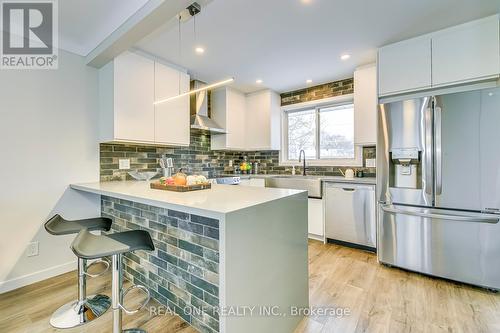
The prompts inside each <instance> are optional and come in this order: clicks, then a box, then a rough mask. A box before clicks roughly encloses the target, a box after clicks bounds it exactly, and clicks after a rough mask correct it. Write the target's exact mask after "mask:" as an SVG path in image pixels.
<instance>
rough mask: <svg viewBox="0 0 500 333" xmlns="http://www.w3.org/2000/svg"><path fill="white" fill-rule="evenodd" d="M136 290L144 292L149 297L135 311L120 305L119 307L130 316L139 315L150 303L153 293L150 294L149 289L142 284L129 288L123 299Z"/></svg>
mask: <svg viewBox="0 0 500 333" xmlns="http://www.w3.org/2000/svg"><path fill="white" fill-rule="evenodd" d="M134 289H140V290H142V291H143V292H144V293H145V294H146V295H147V298H146V300H145V301H144V302H143V303H142V304H141V305H140V306H139V307H137V308H136V309H134V310H130V309H127V308H126V307H125V306H123V304H120V303H118V306H119V307H120V308H121V309H122V310H123V311H125V313H126V314H128V315H131V314H134V313H137V312H139V311H140V310H142V309H143V308H144V307H145V306H146V305H147V304H148V303H149V300H150V299H151V293H150V292H149V290H148V288H146V287H145V286H143V285H140V284H134V285H133V286H130V287H129V288H127V289H126V290H125V291H124V292H123V294H122V299H123V298H125V296H126V295H127V294H128V293H129V292H131V291H132V290H134Z"/></svg>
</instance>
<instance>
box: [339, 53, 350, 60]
mask: <svg viewBox="0 0 500 333" xmlns="http://www.w3.org/2000/svg"><path fill="white" fill-rule="evenodd" d="M350 57H351V55H350V54H343V55H341V56H340V59H341V60H347V59H349V58H350Z"/></svg>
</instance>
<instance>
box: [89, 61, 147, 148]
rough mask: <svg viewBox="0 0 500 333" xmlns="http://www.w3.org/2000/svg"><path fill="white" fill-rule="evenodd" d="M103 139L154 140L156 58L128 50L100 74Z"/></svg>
mask: <svg viewBox="0 0 500 333" xmlns="http://www.w3.org/2000/svg"><path fill="white" fill-rule="evenodd" d="M99 78H100V85H101V87H100V88H101V106H102V108H101V112H102V113H107V115H103V116H105V118H106V119H107V121H106V123H105V124H102V126H101V130H102V131H101V139H102V141H139V142H154V119H155V115H154V106H153V102H154V61H153V60H150V59H148V58H144V57H141V56H139V55H137V54H134V53H131V52H125V53H123V54H121V55H120V56H118V57H116V58H115V59H114V60H113V61H112V62H110V63H109V64H107V65H106V66H105V67H104V68H103V69H101V71H100V73H99Z"/></svg>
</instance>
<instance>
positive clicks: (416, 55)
mask: <svg viewBox="0 0 500 333" xmlns="http://www.w3.org/2000/svg"><path fill="white" fill-rule="evenodd" d="M378 66H379V67H378V70H379V95H381V96H382V95H390V94H396V93H403V92H407V91H412V90H417V89H424V88H429V87H430V86H431V39H430V37H419V38H413V39H410V40H405V41H402V42H399V43H396V44H391V45H388V46H384V47H382V48H380V49H379V51H378Z"/></svg>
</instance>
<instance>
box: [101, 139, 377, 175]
mask: <svg viewBox="0 0 500 333" xmlns="http://www.w3.org/2000/svg"><path fill="white" fill-rule="evenodd" d="M163 154H166V155H167V156H168V157H172V158H173V161H174V167H175V169H176V170H179V169H181V168H182V169H183V171H184V172H187V173H189V174H191V173H199V174H202V175H205V176H207V177H210V178H211V177H214V176H217V175H219V174H221V173H227V172H231V171H232V170H233V169H232V168H230V167H229V161H230V160H232V161H233V162H234V164H235V165H238V164H239V163H240V162H241V161H243V158H244V157H245V156H246V157H247V158H248V161H250V162H258V163H259V173H264V174H289V173H291V169H290V167H288V166H286V167H285V166H280V165H279V151H273V150H270V151H246V152H239V151H212V150H210V133H206V132H202V131H199V130H191V143H190V145H189V147H155V146H142V145H128V144H107V143H102V144H101V145H100V158H101V160H100V165H101V167H100V178H101V181H110V180H125V179H131V178H130V176H129V175H127V171H130V170H119V169H118V160H119V159H120V158H129V159H130V166H131V169H132V170H139V171H160V166H159V164H158V159H159V158H160V157H161V156H162V155H163ZM367 158H375V147H364V148H363V161H364V160H365V159H367ZM358 169H362V170H363V171H364V172H365V174H366V176H375V169H374V168H358ZM298 172H299V171H298ZM308 173H309V174H311V175H326V176H340V175H341V173H340V172H339V171H338V167H336V166H327V167H309V169H308Z"/></svg>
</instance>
